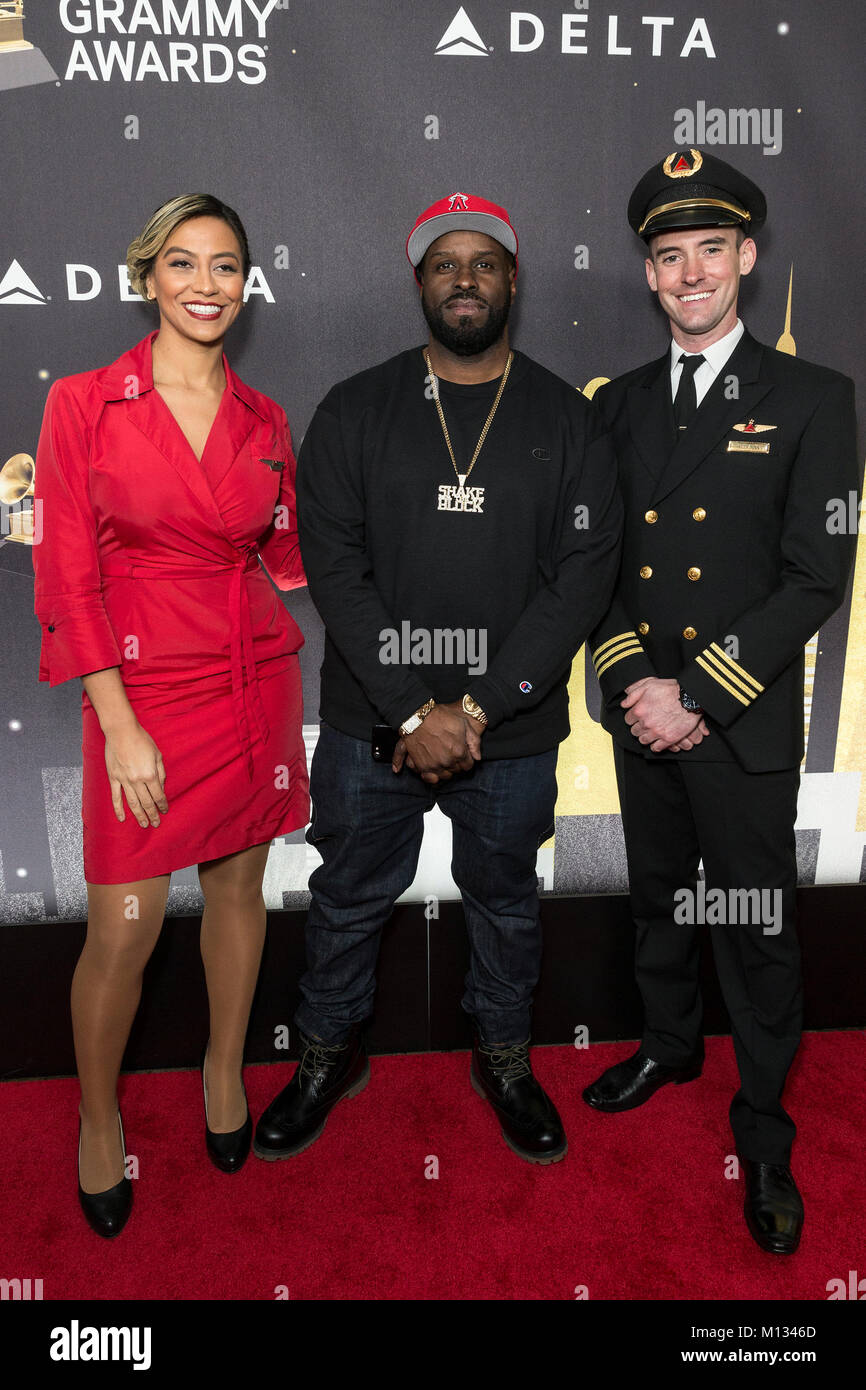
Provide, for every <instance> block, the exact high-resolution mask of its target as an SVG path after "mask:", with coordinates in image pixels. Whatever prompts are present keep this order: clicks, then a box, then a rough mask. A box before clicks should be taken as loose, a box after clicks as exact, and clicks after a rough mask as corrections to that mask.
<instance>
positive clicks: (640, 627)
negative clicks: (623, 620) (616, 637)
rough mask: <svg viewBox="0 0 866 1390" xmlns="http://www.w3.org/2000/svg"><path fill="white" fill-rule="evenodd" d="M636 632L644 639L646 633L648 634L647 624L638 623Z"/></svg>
mask: <svg viewBox="0 0 866 1390" xmlns="http://www.w3.org/2000/svg"><path fill="white" fill-rule="evenodd" d="M637 630H638V632H639V633H640V635H641V637H646V635H647V633H648V632H649V623H638V625H637Z"/></svg>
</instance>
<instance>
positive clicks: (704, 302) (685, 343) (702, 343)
mask: <svg viewBox="0 0 866 1390" xmlns="http://www.w3.org/2000/svg"><path fill="white" fill-rule="evenodd" d="M649 249H650V255H649V258H648V259H647V262H646V278H647V281H648V282H649V287H650V289H651V290H655V291H656V293H657V294H658V297H659V303H660V304H661V306H662V308H663V309H664V311H665V313H666V314H667V316H668V319H669V320H670V325H671V333H672V334H673V337H674V341H675V342H677V343H678V344H679V346H680V347H683V348H686V349H687V350H688V351H689V352H700V351H701V350H702V349H703V348H705V347H709V346H710V345H711V344H712V343H715V342H717V341H718V339H719V338H723V337H724V336H725V334H726V333H729V332H730V331H731V329H732V328H733V327H734V325H735V324H736V322H737V294H738V293H739V288H740V277H741V276H742V275H748V274H749V272H750V271H751V269H752V266H753V265H754V264H755V257H756V255H757V251H756V248H755V243H754V242H753V241H752V239H751V237H746V238H745V239H744V240H743V242H742V244H741V245H740V246H739V247H738V246H737V228H736V227H688V228H683V229H680V228H677V229H676V230H674V231H670V232H659V233H658V234H657V235H656V236H654V237H652V238H651V240H650V248H649Z"/></svg>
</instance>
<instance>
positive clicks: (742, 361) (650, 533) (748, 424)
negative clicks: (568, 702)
mask: <svg viewBox="0 0 866 1390" xmlns="http://www.w3.org/2000/svg"><path fill="white" fill-rule="evenodd" d="M595 401H596V404H597V406H598V408H599V410H600V411H601V414H602V416H603V418H604V420H605V422H606V424H607V425H608V427H609V428H610V429H611V430H612V432H613V437H614V442H615V447H616V453H617V460H618V467H619V475H620V484H621V488H622V493H623V497H624V500H625V508H626V520H625V540H624V547H623V558H622V565H621V570H620V576H619V582H618V586H617V591H616V595H615V597H614V600H613V603H612V605H611V608H610V610H609V611H608V613H607V615H606V616H605V618H604V619H603V620H602V622H601V623H600V624H599V626H598V628H597V629H596V630H595V632H594V633H593V634H592V637H591V639H590V650H591V652H592V658H593V663H594V665H595V669H596V673H597V675H598V677H599V681H600V684H601V689H602V695H603V697H604V712H603V717H602V722H603V724H604V727H605V728H606V729H607V730H608V732H609V733H611V734H612V735H613V737H614V738H615V739H616V740H617V741H619V742H620V743H622V744H623V746H624V747H626V748H629V749H630V750H631V751H633V752H643V753H644V754H645V756H647V757H657V756H661V757H682V758H689V759H691V760H692V761H695V760H704V759H711V760H719V759H722V760H731V759H734V760H736V761H738V762H739V763H740V765H741V766H742V767H744V768H745V769H746V770H747V771H749V772H768V771H773V770H778V769H781V768H785V767H795V766H796V765H797V764H798V763H799V762H800V760H801V759H802V756H803V674H804V647H805V644H806V643H807V642H808V641H809V640H810V638H811V637H812V636H813V635H814V634H815V633H816V632H817V631H818V629H819V628H820V627H821V625H822V623H824V622H826V620H827V619H828V618H829V617H830V615H831V614H832V613H833V612H834V611H835V609H836V608H838V606H839V604H840V603H841V602H842V599H843V597H844V594H845V589H846V585H847V581H848V576H849V573H850V570H851V565H852V561H853V557H854V552H855V547H856V540H857V537H856V534H853V535H851V534H848V533H847V532H845V533H843V534H839V533H838V527H837V525H835V524H834V519H835V517H836V515H837V509H835V508H834V507H833V499H839V500H841V501H843V502H845V503H846V504H847V502H848V497H849V493H850V492H851V491H855V492H856V490H857V487H858V482H859V469H858V463H857V452H856V433H855V419H854V387H853V383H852V382H851V381H850V380H849V378H848V377H845V376H841V375H840V374H839V373H838V372H834V371H830V370H829V369H827V368H824V367H818V366H815V365H814V364H812V363H809V362H803V361H801V360H800V359H798V358H795V357H790V356H788V355H787V354H785V353H781V352H776V351H775V350H774V349H773V348H769V347H765V346H763V345H762V344H761V343H758V342H757V341H756V340H755V339H754V338H753V337H752V336H751V334H750V333H749V332H748V331H746V332H744V334H743V336H742V338H741V339H740V341H739V343H738V344H737V346H736V348H735V349H734V351H733V353H732V354H731V356H730V358H729V359H728V362H727V363H726V364H725V366H724V368H723V369H722V371H721V372H720V373H719V375H718V376H717V377H716V379H715V381H714V382H713V384H712V386H711V387H710V389H709V391H708V392H707V394H706V396H705V397H704V399H703V401H702V402H701V405H700V408H699V410H698V412H697V415H696V416H695V417H694V420H693V421H692V424H691V425H690V426H689V429H688V431H687V433H686V434H684V435H682V436H681V437H680V438H679V439H677V437H676V429H675V426H674V419H673V407H672V402H671V385H670V355H669V353H667V352H666V353H665V355H664V356H663V357H661V358H659V359H658V360H657V361H655V362H651V363H649V365H647V366H643V367H638V368H637V369H636V370H635V371H632V372H627V373H626V374H625V375H624V376H621V377H618V378H617V380H615V381H612V382H610V383H608V384H607V385H605V386H603V387H601V388H600V389H599V391H598V392H597V393H596V396H595ZM757 426H770V427H771V428H763V429H760V428H757ZM651 675H656V676H673V677H675V678H676V679H677V680H678V681H679V683H680V686H681V687H682V689H683V690H686V691H687V692H688V693H689V694H690V695H693V696H694V697H695V699H697V700H698V702H699V703H700V704H701V705H703V707H704V710H705V711H706V716H707V722H708V725H709V727H710V730H711V734H710V737H709V738H707V739H705V740H704V741H703V743H702V744H700V745H698V746H697V747H696V748H694V749H692V750H691V751H689V752H686V753H680V754H654V753H651V752H649V750H647V749H644V748H642V746H641V745H640V744H639V743H638V742H637V740H636V739H635V738H634V737H633V736H632V734H631V733H630V731H629V729H628V726H627V725H626V723H625V720H624V718H623V713H624V712H623V710H622V709H621V708H620V705H619V701H620V700H621V699H622V698H623V692H624V690H625V687H626V686H627V685H629V684H631V682H632V681H636V680H639V679H640V678H641V677H642V676H651Z"/></svg>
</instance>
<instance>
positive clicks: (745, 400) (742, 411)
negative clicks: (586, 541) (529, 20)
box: [650, 331, 770, 503]
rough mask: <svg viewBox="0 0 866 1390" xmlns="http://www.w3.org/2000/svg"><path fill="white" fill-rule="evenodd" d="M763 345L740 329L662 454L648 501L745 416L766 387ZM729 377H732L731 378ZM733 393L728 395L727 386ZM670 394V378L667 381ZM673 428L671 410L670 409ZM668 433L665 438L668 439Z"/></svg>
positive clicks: (681, 475)
mask: <svg viewBox="0 0 866 1390" xmlns="http://www.w3.org/2000/svg"><path fill="white" fill-rule="evenodd" d="M763 351H764V349H763V347H762V346H761V344H760V343H758V342H756V340H755V339H754V338H753V337H752V336H751V334H750V333H749V332H748V331H744V333H743V336H742V338H741V339H740V341H739V342H738V343H737V346H736V347H735V348H734V351H733V352H732V353H731V356H730V357H729V358H728V361H727V362H726V363H725V365H724V367H723V368H722V370H721V371H720V372H719V374H718V376H717V377H716V379H715V381H714V382H713V384H712V386H711V387H710V389H709V391H708V392H707V394H706V395H705V397H704V399H703V400H702V401H701V404H700V407H699V409H698V413H697V414H696V416H695V418H694V419H693V421H692V423H691V424H690V425H689V428H688V429H687V430H686V431H685V433H684V436H683V437H682V438H681V439H680V440H679V442H678V443H677V444H675V446H674V448H673V450H671V449H670V448H669V449H668V452H667V454H666V456H665V457H666V464H665V467H664V468H663V469H662V470H661V472H660V473H659V474H658V477H657V480H656V483H655V486H654V488H653V491H652V496H651V498H650V501H651V502H652V503H655V502H660V501H662V499H663V498H664V497H666V496H667V495H668V493H670V492H673V491H674V489H675V488H677V487H679V485H680V483H681V482H683V481H684V479H685V478H687V477H688V476H689V474H690V473H692V472H694V470H695V469H696V468H697V467H698V464H700V463H701V462H702V461H703V460H704V459H705V458H706V456H707V454H709V453H711V452H712V450H713V449H715V447H716V445H717V444H718V443H719V441H720V440H721V439H723V438H724V436H725V435H726V434H727V433H728V432H729V430H730V429H731V428H732V426H733V425H735V424H737V423H738V422H740V421H742V420H747V419H748V418H749V415H750V414H751V413H752V410H753V407H754V406H756V405H757V403H758V401H759V400H761V398H762V397H763V396H765V395H766V394H767V392H768V391H769V390H770V384H769V382H762V381H761V380H760V370H761V359H762V356H763ZM732 379H733V380H732ZM732 387H733V388H735V390H736V395H735V396H733V398H731V397H732V390H731V388H732ZM668 396H670V382H668ZM671 430H673V413H671ZM670 437H671V436H670V435H669V436H668V439H670Z"/></svg>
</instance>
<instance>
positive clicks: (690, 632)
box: [683, 627, 698, 642]
mask: <svg viewBox="0 0 866 1390" xmlns="http://www.w3.org/2000/svg"><path fill="white" fill-rule="evenodd" d="M697 635H698V634H697V629H696V628H693V627H684V628H683V637H686V638H688V640H689V641H690V642H691V640H692V638H694V637H697Z"/></svg>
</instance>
